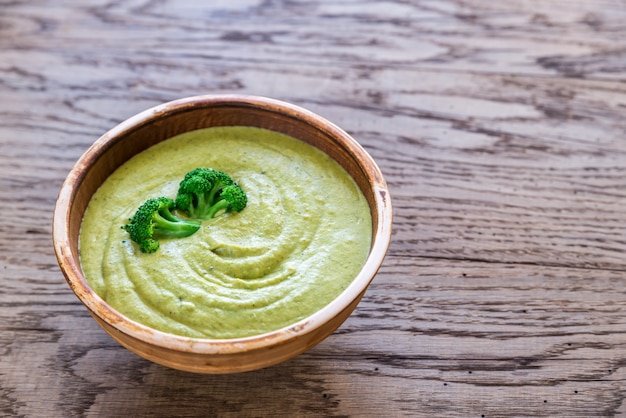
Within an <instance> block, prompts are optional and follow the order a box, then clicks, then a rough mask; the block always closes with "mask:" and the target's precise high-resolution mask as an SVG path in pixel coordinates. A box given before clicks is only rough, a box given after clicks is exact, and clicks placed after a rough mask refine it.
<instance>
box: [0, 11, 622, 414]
mask: <svg viewBox="0 0 626 418" xmlns="http://www.w3.org/2000/svg"><path fill="white" fill-rule="evenodd" d="M0 3H1V4H0V203H1V206H2V216H0V272H1V275H2V276H1V278H2V280H1V281H0V415H2V416H19V417H22V416H23V417H30V416H47V417H52V416H54V417H57V416H58V417H80V416H151V417H153V416H170V417H171V416H224V417H242V416H289V417H295V416H354V417H367V416H372V417H379V416H416V417H421V416H423V417H431V416H458V417H483V416H484V417H507V416H533V417H543V416H545V417H555V416H563V417H565V416H567V417H592V416H614V415H620V414H624V413H626V381H625V379H626V318H625V314H626V261H625V260H626V258H625V256H624V252H625V250H626V233H625V226H626V211H625V210H624V206H625V204H626V138H625V127H626V122H625V121H626V117H625V115H626V24H625V22H626V3H624V2H623V1H617V0H615V1H611V0H596V1H582V0H578V1H574V0H572V1H565V0H558V1H557V0H555V1H545V0H528V1H522V0H508V1H503V2H494V1H488V0H463V1H461V0H441V1H435V0H408V1H406V0H405V1H402V0H389V1H372V0H369V1H368V0H363V1H362V0H326V1H317V2H310V1H304V0H295V1H286V0H230V1H226V0H220V1H215V0H212V1H210V2H208V1H207V2H201V1H197V0H186V1H180V0H176V1H174V0H160V1H156V0H132V1H116V2H110V1H100V0H94V1H88V2H87V1H79V0H66V1H62V2H60V1H50V0H48V1H45V0H36V1H26V0H17V1H4V2H0ZM205 93H243V94H257V95H263V96H270V97H274V98H277V99H282V100H286V101H289V102H292V103H295V104H298V105H301V106H304V107H307V108H309V109H311V110H313V111H315V112H318V113H319V114H321V115H323V116H325V117H327V118H329V119H330V120H332V121H334V122H336V123H337V124H338V125H340V126H342V127H343V128H344V129H346V130H347V131H348V132H350V133H351V134H353V136H354V137H355V138H356V139H357V140H358V141H359V142H361V143H362V144H363V146H364V147H365V148H366V149H367V150H368V151H369V152H370V153H371V154H372V156H373V157H374V158H375V159H376V161H377V162H378V163H379V165H380V167H381V169H382V171H383V172H384V173H385V175H386V177H387V180H388V182H389V185H390V190H391V194H392V198H393V202H394V212H395V219H394V228H395V229H394V235H393V242H392V244H391V247H390V251H389V255H388V257H387V259H386V261H385V264H384V266H383V268H382V269H381V271H380V274H379V275H378V276H377V278H376V279H375V281H374V283H373V284H372V286H371V288H370V289H369V291H368V293H367V294H366V296H365V298H364V300H363V301H362V303H361V304H360V305H359V307H358V308H357V310H356V311H355V313H354V314H353V315H352V316H351V317H350V319H349V320H348V321H347V322H346V323H345V324H344V325H343V326H342V327H341V328H340V329H339V330H338V331H337V332H336V333H335V334H333V335H332V336H331V337H330V338H328V339H327V340H325V341H324V342H323V343H321V344H320V345H318V346H317V347H315V348H314V349H312V350H310V351H309V352H307V353H305V354H303V355H301V356H299V357H297V358H295V359H293V360H291V361H288V362H286V363H284V364H281V365H278V366H275V367H271V368H268V369H264V370H259V371H256V372H249V373H244V374H238V375H227V376H204V375H194V374H189V373H183V372H178V371H175V370H170V369H167V368H164V367H161V366H158V365H155V364H152V363H150V362H148V361H146V360H143V359H141V358H139V357H137V356H135V355H134V354H132V353H131V352H129V351H127V350H125V349H123V348H121V347H120V346H119V345H118V344H117V343H115V342H114V341H113V340H112V339H111V338H109V336H108V335H106V334H105V333H104V332H103V331H102V330H101V329H100V328H99V327H98V326H97V325H96V323H95V322H94V321H93V320H92V319H91V318H90V317H89V316H88V314H87V312H86V310H85V309H84V308H83V306H82V305H81V304H80V303H79V301H78V300H77V299H76V297H75V296H74V295H73V294H72V293H71V291H70V289H69V287H68V286H67V284H66V283H65V281H64V279H63V277H62V275H61V273H60V271H59V269H58V266H57V264H56V260H55V257H54V253H53V249H52V243H51V218H52V210H53V206H54V203H55V199H56V195H57V192H58V189H59V187H60V185H61V182H62V181H63V179H64V177H65V175H66V174H67V172H68V171H69V169H70V168H71V166H72V165H73V163H74V162H75V161H76V159H77V158H78V157H79V156H80V155H81V154H82V152H83V151H85V149H86V148H87V147H88V146H89V145H90V144H91V143H92V142H93V141H94V140H95V139H96V138H97V137H99V136H100V135H101V134H102V133H103V132H105V131H106V130H108V129H109V128H111V127H112V126H114V125H115V124H116V123H117V122H119V121H121V120H123V119H125V118H127V117H129V116H131V115H133V114H135V113H137V112H139V111H141V110H144V109H146V108H148V107H151V106H153V105H156V104H158V103H161V102H164V101H168V100H172V99H175V98H180V97H184V96H190V95H196V94H205Z"/></svg>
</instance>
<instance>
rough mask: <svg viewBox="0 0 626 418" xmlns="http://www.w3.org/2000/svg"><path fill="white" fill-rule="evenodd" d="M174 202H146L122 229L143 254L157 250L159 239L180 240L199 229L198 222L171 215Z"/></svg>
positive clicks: (156, 199)
mask: <svg viewBox="0 0 626 418" xmlns="http://www.w3.org/2000/svg"><path fill="white" fill-rule="evenodd" d="M175 208H176V203H175V202H174V200H172V199H170V198H168V197H158V198H153V199H148V200H146V201H145V202H144V203H143V204H142V205H141V206H139V208H138V209H137V211H136V212H135V214H134V215H133V217H132V218H130V220H129V222H128V224H126V225H124V226H123V228H124V229H125V230H126V231H128V233H129V235H130V239H132V240H133V241H135V242H136V243H137V244H139V248H140V249H141V251H142V252H144V253H153V252H155V251H156V250H158V249H159V241H158V239H159V238H182V237H188V236H189V235H192V234H194V233H195V232H196V231H197V230H198V229H200V222H198V221H194V220H187V219H181V218H179V217H177V216H175V215H174V214H173V213H172V210H174V209H175Z"/></svg>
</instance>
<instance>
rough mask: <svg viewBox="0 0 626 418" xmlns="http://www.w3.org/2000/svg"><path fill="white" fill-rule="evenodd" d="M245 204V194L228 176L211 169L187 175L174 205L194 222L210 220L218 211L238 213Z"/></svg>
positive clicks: (198, 170) (201, 169)
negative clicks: (193, 219) (194, 220)
mask: <svg viewBox="0 0 626 418" xmlns="http://www.w3.org/2000/svg"><path fill="white" fill-rule="evenodd" d="M247 203H248V198H247V196H246V193H245V192H244V191H243V190H242V189H241V187H239V185H237V183H235V182H234V181H233V180H232V179H231V178H230V176H229V175H228V174H226V173H224V172H222V171H218V170H213V169H211V168H196V169H194V170H191V171H190V172H189V173H187V174H186V175H185V178H184V179H183V180H182V181H181V182H180V185H179V188H178V196H176V206H177V207H178V208H179V209H180V210H183V211H185V212H187V213H188V214H189V216H190V217H192V218H195V219H210V218H213V217H215V216H216V215H217V214H218V213H220V212H222V211H226V212H239V211H241V210H242V209H243V208H245V207H246V205H247Z"/></svg>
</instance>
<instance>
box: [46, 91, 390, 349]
mask: <svg viewBox="0 0 626 418" xmlns="http://www.w3.org/2000/svg"><path fill="white" fill-rule="evenodd" d="M220 105H240V106H242V107H261V108H263V109H265V110H269V111H271V112H278V113H286V112H288V113H289V115H290V116H292V117H293V116H294V115H295V116H296V117H297V118H299V119H302V120H305V121H306V122H308V123H309V124H312V125H314V127H315V128H316V129H318V130H320V131H322V132H323V133H325V134H326V135H328V136H329V137H332V138H335V139H337V138H339V139H340V140H341V143H342V145H344V146H346V147H347V148H348V149H349V151H350V156H351V157H352V158H353V159H355V160H356V161H357V162H358V165H359V167H360V168H361V169H362V170H364V167H367V168H368V169H369V171H367V173H368V174H367V177H368V178H369V179H370V180H371V181H372V182H371V183H370V184H369V186H370V188H371V189H372V191H373V195H374V199H375V203H376V204H375V209H376V212H377V214H376V215H377V219H378V222H377V225H376V229H375V230H374V231H373V234H372V243H371V248H370V252H369V254H368V257H367V259H366V261H365V264H364V265H363V267H362V268H361V270H360V271H359V273H358V274H357V276H356V277H355V278H354V279H353V280H352V281H351V282H350V284H349V285H348V287H347V288H346V289H344V291H343V292H341V293H340V294H339V295H338V296H337V297H335V298H334V299H333V300H332V301H331V302H330V303H329V304H327V305H326V306H324V307H322V308H321V309H319V310H318V311H316V312H315V313H313V314H311V315H310V316H308V317H306V318H303V319H301V320H300V321H298V322H295V323H293V324H291V325H288V326H286V327H283V328H280V329H277V330H274V331H270V332H267V333H263V334H258V335H252V336H247V337H239V338H229V339H210V338H193V337H184V336H180V335H176V334H170V333H166V332H163V331H159V330H156V329H154V328H150V327H148V326H146V325H143V324H141V323H139V322H136V321H134V320H132V319H130V318H128V317H126V316H125V315H123V314H121V313H120V312H118V311H117V310H115V309H114V308H113V307H111V306H110V305H109V304H107V303H106V302H105V301H104V299H102V298H101V297H100V296H99V295H98V294H96V293H95V291H93V290H92V289H91V287H90V286H89V283H88V282H87V280H86V278H85V276H84V274H83V272H82V269H81V267H80V260H76V259H74V257H73V253H72V251H71V243H70V233H69V230H70V227H69V225H70V219H69V218H70V217H69V215H70V208H71V203H72V202H73V199H74V197H75V196H76V194H77V191H78V189H79V187H80V185H81V182H82V178H83V177H84V172H85V171H87V170H88V169H89V167H88V166H86V165H85V164H86V163H87V162H88V161H94V159H97V158H98V157H99V156H100V155H102V154H103V153H105V152H106V150H107V147H108V145H109V144H110V143H111V142H112V141H115V139H116V138H118V137H119V136H120V135H122V134H124V133H125V132H129V131H132V130H134V129H136V128H137V127H139V126H142V125H145V124H149V123H151V122H154V121H157V120H159V119H160V118H161V117H164V116H167V115H168V114H171V113H177V112H185V111H186V110H187V109H189V108H194V107H197V106H201V107H203V106H220ZM296 139H298V138H296ZM364 171H365V170H364ZM370 210H371V208H370ZM373 216H374V214H373V213H372V217H373ZM81 222H82V221H81ZM391 228H392V207H391V199H390V196H389V191H388V188H387V184H386V181H385V179H384V177H383V175H382V172H381V171H380V168H379V167H378V165H377V164H376V162H375V161H374V160H373V158H372V157H371V156H370V155H369V154H368V153H367V151H366V150H365V149H364V148H363V147H362V146H361V145H360V144H359V143H358V142H357V141H356V140H355V139H354V138H352V136H350V135H349V134H348V133H346V132H345V131H344V130H343V129H341V128H339V127H338V126H336V125H335V124H334V123H332V122H330V121H328V120H327V119H325V118H324V117H322V116H319V115H317V114H315V113H313V112H311V111H309V110H307V109H304V108H302V107H300V106H297V105H294V104H292V103H288V102H284V101H281V100H277V99H271V98H268V97H263V96H252V95H239V94H210V95H198V96H190V97H186V98H182V99H176V100H172V101H169V102H166V103H162V104H159V105H156V106H153V107H151V108H148V109H146V110H144V111H142V112H139V113H137V114H136V115H134V116H131V117H130V118H128V119H126V120H124V121H122V122H120V123H119V124H117V125H116V126H115V127H113V128H111V129H110V130H109V131H107V132H106V133H105V134H103V135H102V136H100V138H98V139H97V140H96V141H95V142H94V143H93V144H92V145H91V146H90V147H88V149H87V150H86V151H85V152H84V153H83V154H82V156H81V157H80V158H79V159H78V160H77V161H76V163H75V164H74V166H73V167H72V168H71V170H70V172H69V173H68V175H67V177H66V179H65V181H64V182H63V184H62V186H61V189H60V191H59V194H58V197H57V200H56V204H55V208H54V213H53V225H52V238H53V244H54V251H55V255H56V257H57V261H58V263H59V266H60V268H61V271H62V273H63V275H64V276H65V278H66V281H67V282H68V284H69V286H70V287H71V289H72V291H73V292H74V294H75V295H76V296H77V297H78V299H79V300H80V301H81V302H82V303H83V304H84V305H85V306H86V307H87V309H88V310H89V311H90V313H91V315H92V316H93V315H96V316H97V317H98V318H101V319H102V320H103V321H104V322H105V323H107V324H108V325H110V326H111V327H113V328H115V329H116V330H118V331H120V332H122V333H124V334H126V335H129V336H131V337H134V338H136V339H138V340H141V341H143V342H145V343H148V344H151V345H156V346H159V347H162V348H165V349H170V350H175V351H181V352H188V353H194V354H207V355H208V354H237V353H245V352H249V351H254V350H258V349H263V348H268V347H270V346H273V345H276V344H282V343H286V342H288V341H289V340H291V339H294V338H298V337H301V336H304V335H307V334H309V333H312V332H314V331H316V330H317V329H319V328H320V327H321V326H323V324H324V323H326V322H327V321H328V320H329V319H331V318H333V317H335V316H337V315H339V314H340V313H341V312H342V311H343V310H344V309H346V308H348V307H349V305H350V303H352V302H353V301H354V300H355V299H357V298H360V297H361V296H362V295H363V294H364V292H365V290H366V289H367V288H368V286H369V284H370V283H371V281H372V280H373V278H374V276H375V275H376V273H377V272H378V270H379V269H380V267H381V265H382V263H383V260H384V258H385V255H386V253H387V250H388V247H389V244H390V241H391Z"/></svg>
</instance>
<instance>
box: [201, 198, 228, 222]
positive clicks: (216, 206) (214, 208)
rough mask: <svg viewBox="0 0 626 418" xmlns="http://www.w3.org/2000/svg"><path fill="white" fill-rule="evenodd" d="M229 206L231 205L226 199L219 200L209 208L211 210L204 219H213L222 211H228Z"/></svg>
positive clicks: (205, 214)
mask: <svg viewBox="0 0 626 418" xmlns="http://www.w3.org/2000/svg"><path fill="white" fill-rule="evenodd" d="M228 205H229V203H228V201H226V200H224V199H222V200H218V201H217V202H216V203H215V204H214V205H213V206H211V207H209V209H208V210H207V211H206V212H205V213H204V218H205V219H210V218H213V217H214V216H215V214H216V213H217V212H219V211H220V210H222V209H226V208H227V207H228Z"/></svg>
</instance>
